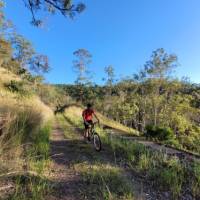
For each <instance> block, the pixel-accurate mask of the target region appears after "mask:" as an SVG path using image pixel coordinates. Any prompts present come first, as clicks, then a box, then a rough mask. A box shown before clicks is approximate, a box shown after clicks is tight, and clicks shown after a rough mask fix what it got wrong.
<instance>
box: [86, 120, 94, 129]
mask: <svg viewBox="0 0 200 200" xmlns="http://www.w3.org/2000/svg"><path fill="white" fill-rule="evenodd" d="M86 122H87V123H88V124H87V123H85V122H84V126H85V129H88V128H89V125H90V124H91V125H92V124H93V121H92V120H89V121H86Z"/></svg>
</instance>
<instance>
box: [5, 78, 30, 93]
mask: <svg viewBox="0 0 200 200" xmlns="http://www.w3.org/2000/svg"><path fill="white" fill-rule="evenodd" d="M5 87H6V88H7V89H8V90H9V91H10V92H14V93H19V94H21V95H30V94H31V92H30V87H29V89H27V88H26V84H25V83H24V81H15V80H11V81H10V82H9V83H6V84H5Z"/></svg>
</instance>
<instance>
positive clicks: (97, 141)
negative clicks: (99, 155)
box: [93, 133, 101, 151]
mask: <svg viewBox="0 0 200 200" xmlns="http://www.w3.org/2000/svg"><path fill="white" fill-rule="evenodd" d="M93 143H94V148H95V150H96V151H101V139H100V137H99V135H98V134H97V133H94V135H93Z"/></svg>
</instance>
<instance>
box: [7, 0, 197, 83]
mask: <svg viewBox="0 0 200 200" xmlns="http://www.w3.org/2000/svg"><path fill="white" fill-rule="evenodd" d="M82 1H83V2H84V3H85V4H86V5H87V9H86V10H85V12H84V13H82V14H81V15H80V16H78V17H77V18H76V19H75V20H73V21H71V20H69V19H66V18H64V17H63V16H60V15H55V16H53V17H49V18H48V19H47V23H48V25H46V27H45V28H43V29H38V28H35V27H33V26H31V25H30V23H29V21H30V19H31V18H30V17H31V16H30V13H29V12H28V10H26V8H25V7H24V5H23V3H22V0H17V1H13V0H6V3H7V6H6V9H5V12H6V16H7V17H8V18H9V19H11V20H12V21H13V22H14V24H15V25H16V27H17V30H18V32H19V33H21V34H23V35H24V36H25V37H26V38H27V39H29V40H31V41H32V42H33V44H34V47H35V48H36V50H37V51H38V52H40V53H44V54H47V55H48V56H49V58H50V63H51V66H52V68H53V69H52V70H51V72H50V73H49V74H47V75H46V79H47V81H48V82H51V83H70V82H73V81H74V79H75V74H74V72H73V70H72V60H73V54H72V53H73V52H74V51H75V50H77V49H78V48H86V49H88V50H89V51H90V52H91V53H92V55H93V63H92V64H91V66H90V68H91V70H93V71H94V72H95V75H96V78H95V81H96V82H97V83H100V82H101V79H102V77H103V76H104V70H103V69H104V67H105V66H107V65H110V64H111V65H113V66H114V67H115V70H116V74H117V75H118V77H120V76H121V75H123V76H126V75H131V74H133V73H135V72H137V71H139V69H140V68H141V67H142V66H143V64H144V63H145V61H147V60H148V59H149V57H150V55H151V52H152V51H153V50H155V49H157V48H160V47H163V48H165V49H166V50H167V51H168V52H169V53H176V54H177V55H178V57H179V63H180V66H179V68H178V69H177V72H176V75H177V76H178V77H181V76H188V77H190V79H191V80H192V81H193V82H197V83H200V0H124V1H119V0H82Z"/></svg>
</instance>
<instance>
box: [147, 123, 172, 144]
mask: <svg viewBox="0 0 200 200" xmlns="http://www.w3.org/2000/svg"><path fill="white" fill-rule="evenodd" d="M146 136H147V137H150V138H156V139H158V140H160V141H164V140H171V139H173V138H174V132H173V131H172V129H171V128H169V127H166V128H165V127H160V126H153V125H148V126H147V127H146Z"/></svg>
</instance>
